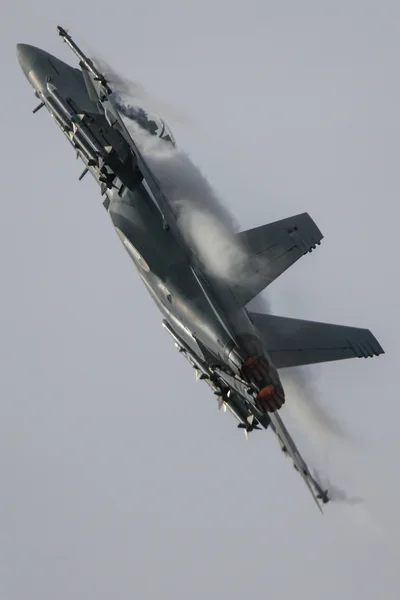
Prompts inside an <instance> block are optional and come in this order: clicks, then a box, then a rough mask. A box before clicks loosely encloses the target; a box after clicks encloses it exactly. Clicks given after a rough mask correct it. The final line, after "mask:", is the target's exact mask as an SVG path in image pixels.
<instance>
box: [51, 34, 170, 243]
mask: <svg viewBox="0 0 400 600" xmlns="http://www.w3.org/2000/svg"><path fill="white" fill-rule="evenodd" d="M57 29H58V33H59V35H60V36H61V37H62V38H63V40H64V41H65V42H66V43H67V44H68V46H69V47H70V48H71V49H72V51H73V52H74V53H75V54H76V56H77V57H78V58H79V66H80V67H81V70H82V74H83V79H84V82H85V85H86V90H87V92H88V95H89V98H90V99H91V100H92V101H94V102H95V103H96V104H97V105H98V107H99V109H100V110H102V111H103V112H104V115H105V117H106V119H107V121H108V123H109V124H110V126H111V127H115V128H116V129H118V130H119V132H120V133H121V135H122V136H123V137H124V139H125V141H126V142H127V144H128V145H129V146H130V148H131V150H132V151H133V153H134V155H135V157H136V159H137V164H138V167H139V169H140V171H141V173H142V175H143V178H144V181H145V183H146V184H147V188H148V191H149V192H150V194H151V196H152V197H153V199H154V202H155V204H156V205H157V207H158V209H159V211H160V213H161V215H162V217H163V220H164V224H165V226H167V224H168V226H173V227H174V223H175V220H176V215H175V214H174V211H173V209H172V208H171V206H170V204H169V202H168V199H167V197H166V196H165V194H164V193H163V191H162V188H161V185H160V183H159V181H158V179H157V177H156V176H155V175H154V173H153V172H152V170H151V169H150V167H149V166H148V164H147V161H146V159H145V158H144V156H143V154H142V153H141V151H140V150H139V148H138V146H137V144H136V142H135V140H134V139H133V138H132V136H131V134H130V133H129V131H128V129H127V128H126V126H125V124H124V122H123V120H122V117H121V115H120V113H119V110H118V108H117V105H116V103H115V100H114V98H113V90H112V88H111V87H110V85H109V83H108V82H107V80H106V78H105V76H104V75H102V74H101V73H100V72H99V71H98V70H97V68H96V67H95V65H94V64H93V62H92V60H91V59H90V58H88V57H87V56H85V54H84V53H83V52H82V51H81V50H80V48H79V47H78V46H77V45H76V44H75V42H74V41H73V39H72V38H71V36H70V35H69V34H68V32H67V31H65V29H63V28H62V27H60V26H58V27H57ZM170 216H171V217H173V218H169V217H170ZM174 234H175V235H177V236H178V237H181V234H180V231H179V229H178V228H175V227H174Z"/></svg>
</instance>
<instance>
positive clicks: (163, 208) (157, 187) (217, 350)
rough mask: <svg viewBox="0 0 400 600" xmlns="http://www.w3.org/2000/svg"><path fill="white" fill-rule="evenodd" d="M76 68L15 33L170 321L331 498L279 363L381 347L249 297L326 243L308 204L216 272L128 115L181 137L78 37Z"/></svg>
mask: <svg viewBox="0 0 400 600" xmlns="http://www.w3.org/2000/svg"><path fill="white" fill-rule="evenodd" d="M58 33H59V35H60V36H61V38H62V39H63V40H64V42H66V43H67V44H68V46H69V47H70V48H71V50H72V51H73V52H74V53H75V55H76V57H77V59H78V61H79V67H76V68H75V67H72V66H70V65H68V64H66V63H65V62H63V61H61V60H60V59H58V58H56V57H55V56H52V55H51V54H49V53H47V52H45V51H44V50H41V49H39V48H36V47H34V46H30V45H26V44H18V46H17V53H18V59H19V62H20V65H21V68H22V70H23V72H24V74H25V76H26V77H27V79H28V81H29V83H30V84H31V85H32V87H33V89H34V91H35V95H36V96H37V98H38V99H39V100H40V104H39V105H38V106H37V107H36V108H35V109H34V111H33V112H34V113H36V112H37V111H38V110H39V109H41V108H42V107H45V108H46V109H47V110H48V112H49V113H50V115H51V116H52V118H53V121H54V122H55V123H56V124H57V125H58V127H59V128H60V129H61V131H62V132H63V134H64V135H65V137H66V138H67V140H68V141H69V143H70V144H71V145H72V146H73V148H74V151H75V153H76V155H77V157H78V158H80V159H81V160H82V162H83V163H84V171H83V173H82V175H81V177H80V179H81V178H82V177H83V176H84V175H85V174H86V173H87V172H90V173H91V175H92V176H93V177H94V179H95V181H97V183H98V185H99V187H100V193H101V197H102V198H103V202H102V204H103V206H104V207H105V209H106V211H107V212H108V214H109V216H110V217H111V221H112V224H113V226H114V228H115V231H116V233H117V234H118V236H119V238H120V240H121V242H122V244H123V245H124V247H125V249H126V251H127V252H128V254H129V256H130V257H131V259H132V261H133V262H134V264H135V266H136V269H137V271H138V273H139V276H140V277H141V279H142V281H143V283H144V285H145V286H146V288H147V290H148V291H149V293H150V295H151V297H152V298H153V300H154V302H155V303H156V304H157V306H158V308H159V310H160V312H161V314H162V316H163V321H162V324H163V326H164V327H165V329H166V331H167V332H168V333H169V334H170V336H171V337H172V339H173V341H174V343H175V346H176V348H177V350H178V351H179V352H180V353H181V354H182V356H184V357H185V358H186V359H187V361H188V362H189V363H190V365H191V366H192V367H193V369H194V370H195V372H196V376H197V378H198V379H200V380H203V381H204V382H205V383H206V384H207V385H208V386H209V387H210V388H211V391H212V392H213V394H214V395H215V398H216V404H217V406H218V407H219V408H223V409H224V410H229V411H230V412H231V413H232V414H233V415H234V417H235V418H236V419H237V421H238V427H239V428H240V429H243V430H244V432H245V435H246V437H248V435H249V433H250V432H251V431H253V430H257V429H261V428H264V429H271V430H272V431H273V433H274V434H275V435H276V436H277V438H278V441H279V443H280V446H281V449H282V451H283V452H284V453H285V454H286V455H287V456H289V457H290V458H291V459H292V461H293V465H294V467H295V468H296V470H297V471H298V472H299V473H300V475H301V477H302V478H303V480H304V482H305V483H306V485H307V487H308V489H309V491H310V492H311V494H312V496H313V498H314V500H315V502H316V504H317V506H318V507H319V508H320V510H321V512H322V508H321V504H323V503H326V502H328V501H329V493H328V491H327V490H324V489H323V488H322V486H321V485H320V483H319V482H318V481H317V479H316V478H315V477H314V476H313V475H312V474H311V472H310V470H309V468H308V466H307V464H306V463H305V461H304V460H303V459H302V457H301V455H300V453H299V451H298V449H297V447H296V445H295V443H294V441H293V439H292V438H291V436H290V435H289V433H288V431H287V429H286V427H285V426H284V424H283V421H282V419H281V417H280V415H279V413H278V411H279V409H280V408H281V407H282V405H283V404H284V402H285V392H284V389H283V386H282V383H281V379H280V376H279V370H280V369H285V368H288V367H294V366H299V365H309V364H313V363H319V362H325V361H333V360H340V359H345V358H352V357H364V358H366V357H368V356H370V357H372V356H378V355H380V354H382V353H383V349H382V348H381V346H380V344H379V343H378V341H377V340H376V339H375V337H374V336H373V335H372V333H371V332H370V331H369V330H367V329H361V328H358V327H347V326H341V325H331V324H327V323H318V322H312V321H304V320H299V319H292V318H288V317H281V316H275V315H271V314H260V313H256V312H252V311H251V310H249V309H248V308H246V306H247V305H248V303H249V302H250V301H251V300H252V299H253V298H255V297H256V296H257V295H258V294H259V293H261V292H262V291H263V290H264V289H265V288H266V287H267V286H268V285H270V283H272V282H273V281H274V280H275V279H276V278H277V277H279V275H281V274H282V273H283V272H284V271H286V270H287V269H288V268H289V267H290V266H291V265H293V264H294V263H295V262H296V261H297V260H298V259H300V258H301V257H302V256H305V255H306V254H308V253H309V252H311V251H312V250H313V249H314V248H316V246H317V245H319V244H320V243H321V240H322V237H323V236H322V234H321V232H320V230H319V229H318V227H317V226H316V224H315V223H314V221H313V220H312V219H311V217H310V216H309V215H308V214H307V213H302V214H297V215H295V216H292V217H289V218H285V219H282V220H280V221H275V222H273V223H268V224H267V225H262V226H260V227H255V228H254V229H250V230H247V231H242V232H239V233H238V234H235V235H236V236H237V240H238V241H239V242H240V244H241V245H242V247H243V248H245V249H246V253H245V258H244V259H243V264H242V265H241V268H240V269H239V270H238V272H240V276H238V278H237V280H235V281H233V282H229V283H227V282H226V281H223V280H222V279H221V278H218V277H216V276H215V275H212V274H210V273H209V272H208V271H207V269H205V268H204V265H203V264H202V261H201V260H200V259H199V257H198V256H197V255H196V253H195V251H194V250H193V248H192V247H191V246H190V244H188V243H187V241H186V240H187V238H186V237H185V235H184V232H183V231H182V225H181V223H180V222H179V220H178V216H177V210H176V207H175V206H174V205H173V203H172V202H171V200H170V199H169V198H168V197H167V195H166V193H165V191H164V190H163V186H162V182H161V181H160V180H159V179H158V178H157V176H156V175H155V173H154V171H153V170H152V168H151V167H150V163H149V161H148V159H147V158H146V156H145V154H144V153H143V152H142V151H141V150H140V148H139V146H140V144H138V140H137V139H136V140H135V135H133V134H132V132H131V130H130V128H129V129H128V128H127V127H126V124H125V123H126V121H124V118H123V117H124V114H123V113H124V111H125V119H126V118H130V119H133V120H135V121H136V124H137V125H138V126H139V127H140V128H142V129H144V130H146V131H147V132H148V134H149V135H153V136H158V137H159V141H160V143H165V144H172V145H175V140H174V138H173V135H172V133H171V132H170V131H169V129H168V127H167V126H166V124H165V123H164V122H163V121H160V120H157V119H154V118H152V117H151V116H149V115H148V114H147V113H146V111H144V110H143V109H140V108H138V107H126V106H122V104H121V101H120V99H119V98H118V95H117V94H116V93H115V90H113V85H112V83H110V81H108V80H107V78H106V77H105V75H104V74H102V73H101V72H100V71H99V70H98V68H97V67H96V66H95V64H94V62H93V61H92V60H91V59H90V58H89V57H87V56H86V55H85V54H84V53H83V52H82V51H81V49H80V48H79V47H78V46H77V45H76V43H75V42H74V41H73V39H72V38H71V36H70V35H69V34H68V32H67V31H66V30H65V29H63V28H62V27H58Z"/></svg>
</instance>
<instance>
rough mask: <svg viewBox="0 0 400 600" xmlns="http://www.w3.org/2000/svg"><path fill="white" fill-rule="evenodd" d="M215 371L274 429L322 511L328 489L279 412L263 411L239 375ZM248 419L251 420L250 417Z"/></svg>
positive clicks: (263, 423)
mask: <svg viewBox="0 0 400 600" xmlns="http://www.w3.org/2000/svg"><path fill="white" fill-rule="evenodd" d="M215 371H216V373H218V375H219V376H220V377H221V379H222V380H223V381H224V382H225V383H226V384H227V385H228V386H229V388H230V389H231V390H234V391H235V392H236V393H237V394H239V395H240V396H241V397H242V398H244V399H245V402H246V405H247V406H248V408H249V410H250V411H251V413H252V414H253V415H254V417H255V418H256V419H257V421H258V422H259V423H260V425H262V426H263V427H264V428H265V429H267V428H268V427H269V428H270V429H272V431H273V432H274V434H275V435H276V437H277V438H278V441H279V444H280V446H281V450H282V451H283V452H284V454H286V455H287V456H290V458H291V459H292V461H293V466H294V468H295V469H296V471H298V472H299V473H300V475H301V477H302V479H303V481H304V483H305V484H306V486H307V488H308V490H309V492H310V494H311V496H312V497H313V499H314V502H315V503H316V505H317V506H318V508H319V510H320V511H321V512H322V508H321V504H320V501H321V502H323V503H324V504H326V503H327V502H329V496H328V491H327V490H323V489H322V487H321V485H320V484H319V483H318V481H317V480H316V479H315V478H314V477H313V476H312V475H311V473H310V471H309V468H308V466H307V464H306V463H305V461H304V460H303V458H302V456H301V454H300V452H299V450H298V449H297V446H296V444H295V443H294V441H293V439H292V437H291V435H290V434H289V432H288V430H287V429H286V427H285V425H284V423H283V421H282V419H281V417H280V416H279V414H278V413H277V412H274V413H268V414H266V413H261V412H260V411H259V410H258V409H257V407H256V406H255V404H254V402H253V401H252V400H253V398H252V397H251V391H250V390H249V385H248V384H246V382H244V381H241V380H240V379H239V378H238V377H234V376H232V375H228V374H227V373H225V372H223V371H221V370H220V369H216V370H215ZM247 421H249V419H248V418H247Z"/></svg>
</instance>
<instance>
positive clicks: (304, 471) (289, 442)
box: [268, 412, 329, 512]
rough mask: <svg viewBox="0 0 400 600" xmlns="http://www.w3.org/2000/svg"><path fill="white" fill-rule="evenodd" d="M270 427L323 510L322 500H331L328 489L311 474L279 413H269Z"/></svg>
mask: <svg viewBox="0 0 400 600" xmlns="http://www.w3.org/2000/svg"><path fill="white" fill-rule="evenodd" d="M268 416H269V419H270V427H271V429H272V430H273V432H274V433H275V435H276V436H277V438H278V440H279V443H280V445H281V448H282V450H283V452H284V453H285V454H288V455H289V456H290V458H291V459H292V461H293V466H294V468H295V469H296V471H298V472H299V473H300V475H301V477H302V479H303V481H304V483H305V484H306V486H307V488H308V490H309V492H310V494H311V495H312V497H313V499H314V502H315V504H316V505H317V506H318V508H319V510H320V511H321V512H322V508H321V504H320V502H319V501H320V500H321V501H322V502H323V503H324V504H326V503H327V502H329V497H328V492H327V490H323V489H322V487H321V486H320V484H319V483H318V481H316V479H314V477H313V476H312V475H311V473H310V471H309V469H308V467H307V464H306V463H305V462H304V460H303V458H302V456H301V454H300V452H299V451H298V449H297V446H296V444H295V443H294V441H293V439H292V437H291V436H290V434H289V432H288V431H287V429H286V427H285V425H284V424H283V421H282V419H281V418H280V416H279V415H278V413H276V412H275V413H269V414H268Z"/></svg>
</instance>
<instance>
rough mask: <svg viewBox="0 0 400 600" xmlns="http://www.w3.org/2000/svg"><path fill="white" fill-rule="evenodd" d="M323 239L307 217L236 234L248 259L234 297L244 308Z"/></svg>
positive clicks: (306, 214)
mask: <svg viewBox="0 0 400 600" xmlns="http://www.w3.org/2000/svg"><path fill="white" fill-rule="evenodd" d="M322 238H323V236H322V234H321V232H320V230H319V229H318V227H317V226H316V224H315V223H314V221H313V220H312V219H311V217H310V216H309V214H308V213H302V214H299V215H295V216H293V217H289V218H287V219H282V220H280V221H275V222H273V223H268V224H267V225H262V226H260V227H255V228H254V229H249V230H247V231H242V232H240V233H238V234H237V239H238V240H239V242H240V244H241V245H242V246H243V248H244V249H245V250H246V254H247V256H248V258H246V261H245V262H244V263H243V264H242V265H239V267H240V268H239V272H241V273H242V276H241V279H240V281H237V283H235V284H234V285H232V286H231V290H232V293H233V294H234V296H235V298H236V300H237V301H238V303H239V304H240V305H241V306H244V305H245V304H247V303H248V302H250V300H252V299H253V298H254V297H255V296H257V295H258V294H259V293H260V292H261V291H262V290H263V289H264V288H265V287H267V286H268V285H269V284H270V283H272V281H274V280H275V279H276V278H277V277H279V275H281V274H282V273H283V272H284V271H286V269H288V268H289V267H290V266H291V265H293V264H294V263H295V262H296V261H297V260H298V259H299V258H301V257H302V256H303V255H304V254H307V252H311V251H312V250H313V249H314V248H316V246H317V245H318V244H320V243H321V240H322Z"/></svg>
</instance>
